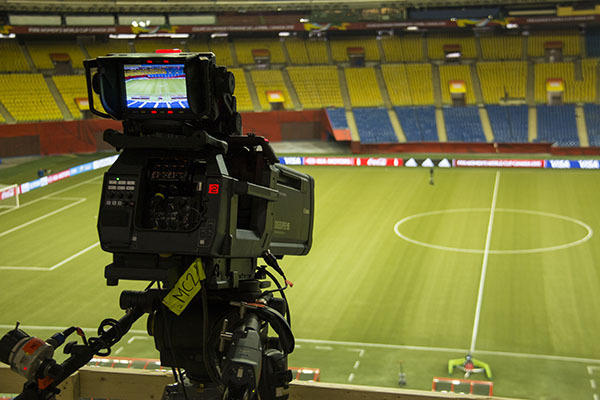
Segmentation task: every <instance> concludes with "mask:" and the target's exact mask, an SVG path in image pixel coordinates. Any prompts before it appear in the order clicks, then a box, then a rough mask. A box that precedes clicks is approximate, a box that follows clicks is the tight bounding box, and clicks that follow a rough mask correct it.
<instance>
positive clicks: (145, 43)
mask: <svg viewBox="0 0 600 400" xmlns="http://www.w3.org/2000/svg"><path fill="white" fill-rule="evenodd" d="M133 47H134V48H135V52H136V53H155V52H156V50H159V49H180V50H181V51H185V50H186V49H185V47H184V46H183V44H182V43H181V41H179V40H175V39H165V38H159V39H155V38H152V39H136V40H135V41H134V42H133Z"/></svg>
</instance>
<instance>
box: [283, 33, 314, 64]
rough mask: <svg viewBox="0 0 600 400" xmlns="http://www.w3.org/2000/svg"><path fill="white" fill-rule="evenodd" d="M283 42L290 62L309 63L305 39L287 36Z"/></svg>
mask: <svg viewBox="0 0 600 400" xmlns="http://www.w3.org/2000/svg"><path fill="white" fill-rule="evenodd" d="M284 43H285V48H286V50H287V52H288V55H289V57H290V61H291V62H292V64H310V59H309V58H308V51H307V50H306V41H305V40H303V39H300V38H289V39H286V40H285V42H284Z"/></svg>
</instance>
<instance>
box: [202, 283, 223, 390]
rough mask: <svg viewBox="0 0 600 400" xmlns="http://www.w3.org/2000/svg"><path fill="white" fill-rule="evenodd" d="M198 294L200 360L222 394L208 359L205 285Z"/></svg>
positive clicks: (217, 378)
mask: <svg viewBox="0 0 600 400" xmlns="http://www.w3.org/2000/svg"><path fill="white" fill-rule="evenodd" d="M200 292H201V293H202V349H203V351H202V358H203V359H204V366H205V367H206V372H208V377H209V378H210V380H211V381H213V383H214V384H215V385H217V389H218V390H219V392H221V393H224V388H223V385H222V384H221V381H220V380H219V377H218V376H216V375H215V372H214V371H213V369H212V367H213V365H212V364H211V362H210V360H209V358H208V295H207V294H206V286H205V285H202V288H201V289H200Z"/></svg>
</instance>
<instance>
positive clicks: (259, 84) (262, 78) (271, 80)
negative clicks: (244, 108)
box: [251, 70, 294, 111]
mask: <svg viewBox="0 0 600 400" xmlns="http://www.w3.org/2000/svg"><path fill="white" fill-rule="evenodd" d="M251 74H252V80H253V81H254V86H255V87H256V94H257V95H258V100H259V101H260V106H261V108H262V109H263V110H264V111H268V110H271V104H270V103H269V100H268V99H267V92H268V91H279V92H281V93H282V94H283V97H284V99H285V101H284V103H283V107H284V108H285V109H286V110H289V109H292V108H294V105H293V103H292V99H291V97H290V94H289V93H288V90H287V87H286V86H285V82H284V81H283V75H282V74H281V71H280V70H253V71H252V72H251Z"/></svg>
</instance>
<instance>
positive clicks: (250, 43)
mask: <svg viewBox="0 0 600 400" xmlns="http://www.w3.org/2000/svg"><path fill="white" fill-rule="evenodd" d="M233 45H234V47H235V55H236V57H237V60H238V63H239V64H254V56H253V55H252V51H253V50H268V51H269V53H270V57H271V63H273V64H283V63H285V56H284V54H283V48H282V44H281V42H280V41H279V40H278V39H266V38H265V39H236V40H234V41H233Z"/></svg>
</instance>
